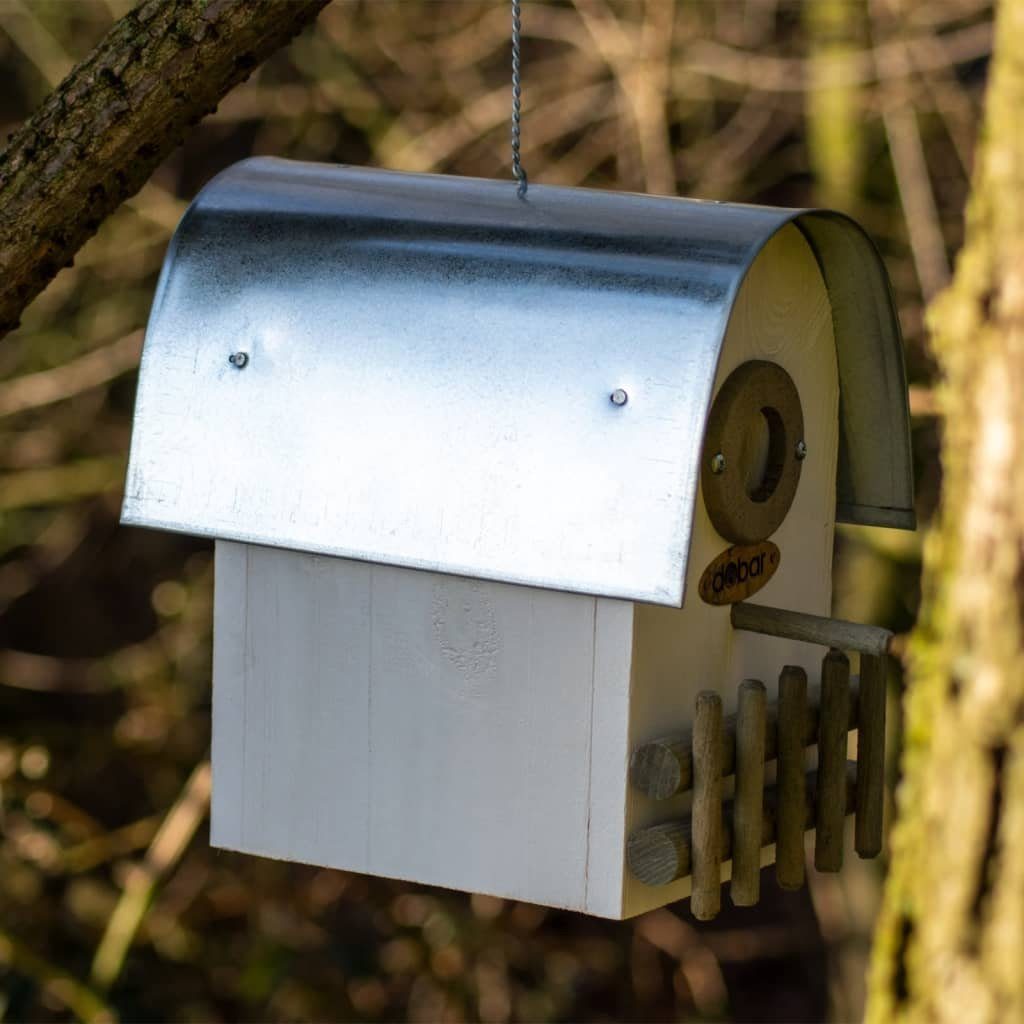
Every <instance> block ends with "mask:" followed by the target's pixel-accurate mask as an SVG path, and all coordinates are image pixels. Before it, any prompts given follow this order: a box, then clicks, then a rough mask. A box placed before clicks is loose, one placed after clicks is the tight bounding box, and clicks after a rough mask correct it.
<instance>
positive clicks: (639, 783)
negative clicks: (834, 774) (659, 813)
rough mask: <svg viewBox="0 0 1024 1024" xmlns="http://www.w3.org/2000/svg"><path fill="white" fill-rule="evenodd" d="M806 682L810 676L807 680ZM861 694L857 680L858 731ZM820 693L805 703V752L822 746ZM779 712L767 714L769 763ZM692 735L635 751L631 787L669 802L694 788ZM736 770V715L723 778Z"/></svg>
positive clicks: (729, 720)
mask: <svg viewBox="0 0 1024 1024" xmlns="http://www.w3.org/2000/svg"><path fill="white" fill-rule="evenodd" d="M805 679H806V676H805ZM858 694H859V686H858V680H857V678H856V677H854V678H852V679H851V681H850V717H849V722H848V728H849V729H856V728H857V721H858V718H857V701H858ZM817 698H818V691H817V690H816V691H815V693H814V694H812V695H811V696H810V697H809V698H807V699H805V704H806V707H807V710H806V713H805V715H803V716H801V717H800V719H799V720H802V721H803V728H802V730H801V731H800V736H799V739H800V746H801V748H805V747H813V746H815V744H817V742H818V704H817ZM777 716H778V711H777V707H776V705H774V704H773V705H770V706H769V707H768V708H767V710H766V717H767V732H766V735H765V751H764V756H765V760H766V761H774V760H775V758H776V757H777V756H778V741H777V727H778V717H777ZM692 742H693V741H692V739H691V737H690V733H689V732H687V731H684V732H680V733H679V734H678V735H675V736H662V737H660V738H658V739H654V740H650V741H649V742H647V743H642V744H641V745H640V746H639V747H637V748H636V750H635V751H633V755H632V757H631V758H630V763H629V778H630V783H631V784H632V785H633V787H634V788H635V789H637V790H638V791H639V792H641V793H643V794H644V796H648V797H650V798H651V799H652V800H667V799H669V797H673V796H677V795H678V794H679V793H685V792H687V791H688V790H689V789H690V787H691V786H692V785H693V769H692V762H691V760H690V748H691V745H692ZM735 770H736V715H726V717H725V721H724V723H723V733H722V774H723V775H724V776H729V775H732V774H733V773H734V772H735Z"/></svg>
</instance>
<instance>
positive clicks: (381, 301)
mask: <svg viewBox="0 0 1024 1024" xmlns="http://www.w3.org/2000/svg"><path fill="white" fill-rule="evenodd" d="M123 521H124V522H125V523H130V524H135V525H140V526H147V527H154V528H158V529H165V530H173V531H179V532H182V533H187V534H194V535H199V536H203V537H210V538H213V539H214V540H215V541H216V556H215V559H216V561H215V566H216V597H215V612H214V666H213V806H212V828H211V836H212V841H213V843H214V844H215V845H217V846H220V847H225V848H230V849H233V850H241V851H246V852H248V853H252V854H259V855H261V856H266V857H276V858H282V859H285V860H290V861H301V862H305V863H311V864H319V865H327V866H330V867H336V868H343V869H347V870H351V871H356V872H366V873H370V874H375V875H384V876H388V877H391V878H401V879H409V880H414V881H417V882H421V883H428V884H430V885H438V886H447V887H451V888H455V889H461V890H468V891H474V892H482V893H491V894H495V895H497V896H502V897H508V898H512V899H517V900H527V901H531V902H535V903H541V904H547V905H551V906H558V907H567V908H571V909H574V910H579V911H584V912H587V913H590V914H596V915H601V916H606V917H611V918H624V917H627V916H630V915H634V914H637V913H640V912H642V911H645V910H648V909H650V908H652V907H655V906H659V905H662V904H664V903H667V902H669V901H672V900H677V899H680V898H682V897H685V896H686V895H688V894H689V892H690V887H691V885H692V886H697V885H698V884H700V885H702V886H704V887H705V888H707V887H708V886H709V885H711V884H712V883H711V882H709V879H712V878H713V885H714V887H715V888H717V886H718V883H719V877H720V876H719V874H718V872H719V871H720V870H721V871H722V876H721V877H725V876H727V875H728V872H729V870H730V864H731V863H732V857H731V855H730V850H731V846H730V844H731V843H735V844H736V847H737V848H736V858H737V860H736V864H738V863H739V859H740V857H741V855H740V852H739V846H740V844H741V843H742V844H743V849H744V850H745V851H746V854H744V855H745V856H746V857H747V861H748V863H747V866H746V867H745V869H744V870H745V873H746V877H748V878H749V873H750V866H749V861H750V857H751V856H753V857H754V861H755V862H756V864H760V863H767V862H768V861H770V860H771V859H772V858H773V857H774V856H775V846H774V845H773V844H774V842H775V835H776V831H777V832H778V836H779V843H780V849H781V844H782V838H781V837H782V831H781V830H782V829H783V825H784V824H785V821H786V820H790V819H792V821H793V822H796V824H795V825H794V824H790V825H787V826H786V827H787V828H789V829H790V830H791V829H792V828H797V827H798V831H799V836H800V837H802V836H803V832H804V829H805V828H806V827H807V825H808V824H813V823H814V821H813V819H814V817H815V815H816V814H817V815H818V818H817V823H818V832H819V838H820V836H821V835H822V834H824V833H823V832H822V829H823V828H824V829H825V831H826V832H827V831H828V829H827V828H826V827H825V826H828V827H829V828H831V830H832V833H834V832H835V819H834V816H833V817H831V818H830V817H829V815H830V814H832V812H830V811H827V810H826V811H824V812H822V811H817V812H816V811H815V810H814V807H813V790H814V785H813V779H812V785H811V788H810V790H805V789H800V788H799V787H800V785H801V784H802V782H803V779H804V767H803V765H802V762H803V759H804V752H805V751H804V748H805V746H808V745H813V744H814V743H815V742H819V741H820V742H821V744H822V746H821V757H820V758H819V768H818V773H819V775H821V774H822V773H825V775H827V776H828V778H827V779H826V780H824V781H822V785H824V784H825V782H827V783H828V785H829V786H832V787H835V786H837V785H838V786H840V788H842V787H843V786H844V785H845V784H846V783H845V782H844V779H845V775H844V772H845V766H846V741H847V730H848V727H849V726H850V725H851V724H852V725H854V726H855V725H856V715H857V707H858V706H859V705H858V698H857V688H856V681H854V684H853V685H852V686H851V685H850V684H848V683H846V682H844V679H845V674H846V669H844V667H843V662H844V661H845V660H846V659H845V657H844V655H841V654H838V653H837V652H833V653H832V654H829V655H828V656H827V657H826V658H825V669H824V678H823V681H822V685H821V689H820V696H816V695H817V694H819V690H818V688H817V680H818V677H819V675H821V674H822V671H823V670H822V667H821V666H822V655H823V654H824V653H825V647H828V646H829V645H831V646H842V645H841V644H838V643H836V642H835V641H834V640H832V639H830V638H831V637H832V633H829V632H828V631H827V630H826V632H825V633H822V634H820V635H819V634H818V633H816V632H815V629H814V624H815V623H820V621H821V620H822V618H823V617H827V616H828V614H829V611H830V601H831V566H832V548H833V534H834V529H835V523H836V522H837V521H841V522H849V523H860V524H874V525H881V526H890V527H900V528H913V523H914V519H913V511H912V482H911V464H910V452H909V438H908V410H907V392H906V384H905V379H904V369H903V362H902V353H901V344H900V338H899V332H898V327H897V322H896V317H895V314H894V310H893V305H892V300H891V297H890V292H889V289H888V285H887V281H886V277H885V273H884V270H883V268H882V265H881V262H880V260H879V258H878V256H877V254H876V253H875V250H874V249H873V247H872V245H871V243H870V242H869V241H868V239H867V237H866V236H865V235H864V233H863V232H862V231H861V230H860V229H859V228H858V227H857V226H856V225H855V224H854V223H853V222H851V221H850V220H848V219H847V218H845V217H843V216H841V215H839V214H835V213H823V212H816V211H800V210H780V209H769V208H762V207H756V206H740V205H731V204H725V203H716V202H699V201H691V200H684V199H673V198H652V197H644V196H636V195H625V194H614V193H608V192H598V191H588V190H580V189H567V188H554V187H545V186H542V185H535V186H531V187H530V190H529V193H528V195H527V197H526V199H525V200H524V199H520V198H518V197H517V194H516V189H515V187H514V185H510V184H508V183H504V182H495V181H481V180H474V179H464V178H454V177H440V176H428V175H414V174H400V173H393V172H384V171H377V170H365V169H359V168H352V167H335V166H324V165H314V164H305V163H292V162H286V161H281V160H276V159H253V160H247V161H245V162H243V163H241V164H238V165H236V166H234V167H231V168H230V169H228V170H227V171H225V172H224V173H222V174H221V175H220V176H219V177H217V178H216V179H215V180H214V181H213V182H211V183H210V184H209V185H208V186H207V187H206V188H205V189H204V190H203V191H202V192H201V193H200V195H199V196H198V198H197V199H196V200H195V202H194V203H193V204H192V206H191V207H190V209H189V211H188V212H187V213H186V214H185V216H184V218H183V220H182V222H181V225H180V226H179V228H178V230H177V233H176V234H175V236H174V240H173V242H172V243H171V246H170V249H169V251H168V254H167V258H166V262H165V265H164V268H163V273H162V275H161V279H160V283H159V286H158V289H157V294H156V298H155V300H154V304H153V310H152V314H151V317H150V322H149V327H148V330H147V333H146V341H145V348H144V352H143V357H142V366H141V373H140V379H139V390H138V401H137V408H136V412H135V426H134V432H133V437H132V447H131V459H130V465H129V469H128V480H127V488H126V494H125V499H124V509H123ZM755 595H756V600H751V599H752V598H755ZM741 601H742V603H737V602H741ZM772 609H776V610H781V611H778V612H773V611H772ZM773 614H774V615H775V616H776V620H777V621H776V620H773V619H772V616H773ZM780 616H781V617H780ZM794 622H795V623H796V624H797V625H796V626H794V625H793V623H794ZM773 623H774V624H773ZM780 623H782V624H781V625H780ZM801 624H803V626H806V627H807V628H806V631H805V633H801V632H800V630H801V628H803V627H802V626H801ZM840 626H841V624H840ZM836 628H839V626H837V627H836ZM850 629H851V630H854V634H855V635H854V634H851V635H852V636H853V639H852V640H851V643H850V644H849V645H848V646H849V647H850V648H852V649H859V650H862V651H864V652H865V653H864V658H865V659H868V661H867V662H866V664H867V665H868V666H869V667H870V670H871V673H873V678H875V679H876V680H877V677H878V670H877V658H878V656H880V654H881V652H882V651H883V650H884V638H883V640H878V637H877V636H876V635H875V634H873V633H870V632H861V633H857V632H856V629H855V627H850ZM833 632H834V630H833ZM876 632H877V631H876ZM772 633H774V634H776V635H770V634H772ZM823 645H824V647H823ZM872 659H873V660H872ZM847 667H848V666H847ZM804 674H806V676H805V675H804ZM780 676H781V678H782V684H781V688H780V683H779V682H778V680H779V678H780ZM807 676H809V677H810V679H811V682H810V689H809V691H807V692H809V694H810V696H809V697H808V696H806V694H804V695H803V696H801V694H802V692H803V690H802V688H803V689H806V686H805V683H806V677H807ZM861 677H862V685H863V678H864V677H865V668H864V665H862V667H861ZM801 679H803V680H804V681H803V682H801ZM750 680H761V681H762V683H763V686H761V688H760V690H758V688H757V686H754V685H753V684H749V682H747V681H750ZM787 680H789V682H788V683H787ZM832 680H838V682H836V683H834V685H833V683H832V682H830V681H832ZM759 685H760V684H759ZM830 687H831V689H830ZM875 690H876V691H877V685H876V686H875ZM745 694H746V696H744V695H745ZM751 695H753V696H751ZM830 695H831V696H830ZM745 701H746V702H747V703H746V704H745V703H744V702H745ZM804 701H806V702H808V703H807V704H806V707H805V706H804V703H802V702H804ZM829 701H831V702H832V705H834V708H838V709H839V710H838V711H837V712H836V713H835V714H832V712H829V715H828V716H827V715H826V712H825V704H826V703H828V702H829ZM780 702H781V705H784V704H786V703H787V702H790V703H793V706H794V707H797V708H798V709H799V715H798V717H797V718H795V719H786V720H785V721H784V720H783V719H784V718H785V716H784V715H783V708H782V706H781V705H780ZM875 703H877V702H875ZM859 704H860V705H865V701H864V700H863V698H861V699H860V701H859ZM741 705H742V706H741ZM748 705H749V707H748ZM865 706H866V705H865ZM750 708H753V709H754V710H753V711H750V710H749V709H750ZM751 716H753V717H751ZM837 716H838V717H837ZM826 718H827V722H826ZM840 719H841V721H840ZM848 719H849V721H848ZM701 721H704V722H705V725H702V726H700V729H697V731H695V728H697V725H700V722H701ZM751 721H753V722H754V723H755V727H754V731H753V732H749V735H748V731H749V730H748V727H749V724H750V722H751ZM873 721H877V720H876V719H873ZM758 722H760V723H761V724H760V725H757V723H758ZM787 729H788V730H789V732H788V733H787V732H786V730H787ZM702 730H703V731H702ZM758 730H759V731H758ZM815 730H818V731H815ZM826 732H828V734H829V736H831V737H832V738H831V739H828V740H827V742H828V744H830V746H829V747H828V752H826V747H825V743H826V740H825V739H824V737H825V733H826ZM805 733H806V734H807V735H806V736H805ZM819 733H820V735H819ZM833 734H834V735H833ZM873 735H874V739H872V743H875V742H876V741H877V729H876V730H875V733H874V734H873ZM750 736H755V739H754V740H753V741H750ZM757 736H760V742H761V748H758V745H757V742H758V741H757V739H756V737H757ZM787 736H789V739H788V740H787V738H786V737H787ZM837 737H838V738H837ZM751 742H752V743H753V746H752V747H751ZM787 743H788V744H789V745H788V746H787ZM687 744H689V746H687ZM707 744H711V747H710V749H712V756H711V759H710V760H708V759H707V757H705V755H704V754H703V753H702V752H701V751H703V750H704V747H705V746H706V745H707ZM837 744H840V745H841V746H842V750H841V751H838V747H837V746H836V745H837ZM783 748H784V751H788V753H785V757H786V758H788V760H785V761H784V758H783V753H781V752H780V751H783ZM759 750H760V752H759ZM837 751H838V753H837ZM826 753H827V756H826ZM773 758H774V759H776V760H777V763H778V776H779V777H778V779H776V778H775V777H774V775H775V767H774V765H775V762H774V761H773ZM795 758H798V759H799V761H800V764H799V766H797V767H794V766H796V765H797V762H796V760H794V759H795ZM709 765H710V767H708V766H709ZM742 766H746V767H745V768H744V770H743V771H740V767H742ZM673 772H674V774H673ZM794 772H796V774H794ZM666 773H667V774H666ZM669 776H671V778H669ZM666 780H667V781H666ZM747 780H753V781H752V782H749V781H747ZM837 780H838V781H837ZM847 781H849V780H847ZM852 784H853V786H854V788H855V789H856V788H857V787H858V786H860V781H858V780H857V779H854V780H853V783H852ZM872 785H873V784H872ZM787 786H789V787H791V788H792V787H793V786H796V787H797V789H796V790H793V792H798V793H799V794H801V795H799V799H800V800H801V801H805V803H801V804H800V806H799V809H798V810H797V811H793V810H792V809H789V810H787V809H786V808H785V807H783V806H782V805H781V804H779V805H778V807H777V808H776V805H774V804H771V803H770V801H769V799H768V797H765V798H764V799H762V793H766V794H768V793H770V792H771V791H773V787H774V789H778V790H779V791H780V793H781V791H783V790H785V789H786V787H787ZM862 789H863V792H867V790H866V789H864V788H863V787H862ZM751 793H753V794H754V795H753V796H751V795H750V794H751ZM808 793H811V796H808V795H807V794H808ZM842 793H843V794H846V793H847V790H846V789H843V790H842ZM847 798H849V800H850V801H854V802H855V796H854V795H851V794H847V795H841V796H840V797H839V798H838V799H839V800H840V803H841V804H842V806H841V807H840V808H839V811H838V813H839V815H840V818H839V827H840V832H841V824H842V816H843V815H845V813H846V811H847V809H848V807H847ZM870 800H872V801H875V802H877V800H876V798H875V797H874V796H872V797H870ZM750 801H753V803H751V802H750ZM807 801H811V802H807ZM732 804H735V805H736V806H737V807H738V808H740V811H739V812H738V813H740V817H742V813H743V811H742V809H743V808H746V807H754V812H753V813H754V814H755V818H754V822H755V824H754V826H753V827H754V829H755V831H756V837H754V838H746V839H744V838H742V837H741V835H740V833H739V832H737V831H734V825H733V824H732V821H733V819H732V818H730V817H729V815H730V813H731V811H730V807H731V806H732ZM755 805H756V807H755ZM787 806H788V805H787ZM851 806H852V804H851ZM878 806H879V807H880V804H879V805H878ZM709 808H710V809H711V810H710V812H709ZM699 809H702V810H701V813H704V814H708V813H710V815H711V817H710V818H708V819H707V821H710V822H711V824H710V825H708V828H707V829H704V828H703V826H702V825H701V823H700V822H699V821H697V819H696V817H695V816H696V815H697V813H698V810H699ZM865 813H867V812H865ZM822 814H824V815H825V818H827V819H828V820H827V821H826V820H825V818H822V817H821V815H822ZM787 815H788V818H787ZM794 815H795V817H794ZM807 815H810V816H811V819H812V820H809V821H807V822H805V821H804V819H805V817H807ZM776 819H777V820H776ZM797 819H799V821H797ZM823 822H824V823H823ZM829 822H831V824H830V825H829ZM741 824H742V823H741ZM737 827H739V826H737ZM744 827H745V826H744ZM872 827H875V826H872ZM702 829H703V831H702ZM773 830H776V831H773ZM740 831H742V828H741V829H740ZM698 833H700V834H699V835H698ZM789 834H790V833H787V835H789ZM702 837H703V838H702ZM840 838H841V837H840ZM755 840H756V847H753V846H750V844H751V843H754V842H755ZM788 842H789V847H790V852H789V854H787V856H789V857H790V858H792V849H791V848H792V846H793V842H792V840H789V841H788ZM827 842H829V843H833V844H834V837H833V839H828V840H827ZM702 844H703V845H702ZM708 844H710V845H708ZM691 846H692V849H691ZM705 847H706V848H705ZM751 849H752V850H753V851H754V852H753V854H750V850H751ZM651 851H653V853H652V852H651ZM840 855H841V847H840ZM652 857H653V861H652V860H651V858H652ZM666 857H667V858H668V860H666ZM645 858H646V859H645ZM825 859H827V857H826V858H825ZM668 861H671V864H670V865H668V866H666V865H667V864H668ZM652 864H653V865H654V866H653V867H652ZM756 864H755V869H756ZM691 865H692V871H691ZM691 876H692V877H691ZM695 899H696V897H695Z"/></svg>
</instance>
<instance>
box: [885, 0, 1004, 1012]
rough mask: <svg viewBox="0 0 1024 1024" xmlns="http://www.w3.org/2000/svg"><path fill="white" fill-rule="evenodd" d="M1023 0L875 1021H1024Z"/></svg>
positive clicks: (935, 318) (913, 654) (991, 147)
mask: <svg viewBox="0 0 1024 1024" xmlns="http://www.w3.org/2000/svg"><path fill="white" fill-rule="evenodd" d="M1022 119H1024V0H1002V2H1001V3H999V5H998V11H997V16H996V38H995V56H994V59H993V63H992V67H991V71H990V80H989V88H988V97H987V107H986V115H985V121H984V126H983V133H982V139H981V143H980V146H979V149H978V153H977V158H976V159H977V163H976V169H975V174H974V181H973V188H972V197H971V201H970V204H969V207H968V213H967V235H966V242H965V245H964V249H963V251H962V253H961V255H960V258H959V261H958V265H957V270H956V275H955V277H954V281H953V284H952V285H951V286H950V288H949V289H948V290H947V291H946V292H945V293H944V294H943V295H942V296H940V298H939V299H938V300H937V301H936V302H935V303H934V305H933V306H932V308H931V311H930V317H929V323H930V327H931V330H932V334H933V345H934V350H935V353H936V356H937V358H938V360H939V362H940V365H941V369H942V374H943V386H942V396H943V404H944V415H945V432H944V438H943V452H942V458H943V467H944V474H945V476H944V487H943V498H942V508H941V511H940V514H939V519H938V524H937V526H936V527H935V528H934V529H933V531H932V533H931V535H930V536H929V538H928V541H927V544H926V549H925V569H924V599H923V605H922V610H921V618H920V622H919V625H918V628H917V632H916V634H915V637H914V639H913V641H912V644H911V647H910V654H909V670H910V671H909V687H908V696H907V704H906V738H905V750H904V754H903V781H902V783H901V785H900V789H899V793H898V809H899V815H898V819H897V822H896V825H895V828H894V830H893V835H892V863H891V868H890V873H889V878H888V881H887V885H886V891H885V899H884V906H883V911H882V916H881V920H880V923H879V927H878V932H877V935H876V940H875V950H874V961H873V968H872V976H871V979H870V994H869V1007H868V1018H869V1020H870V1021H873V1022H878V1024H889V1022H892V1021H950V1022H953V1021H955V1022H957V1024H967V1022H974V1021H984V1022H993V1024H995V1022H1002V1021H1010V1020H1014V1021H1020V1020H1024V120H1022Z"/></svg>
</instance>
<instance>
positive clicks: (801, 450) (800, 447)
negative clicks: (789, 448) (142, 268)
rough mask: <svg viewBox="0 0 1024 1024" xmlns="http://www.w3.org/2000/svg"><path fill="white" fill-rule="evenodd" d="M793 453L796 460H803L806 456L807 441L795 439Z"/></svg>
mask: <svg viewBox="0 0 1024 1024" xmlns="http://www.w3.org/2000/svg"><path fill="white" fill-rule="evenodd" d="M794 454H795V455H796V461H797V462H803V461H804V459H806V458H807V442H806V441H797V443H796V451H795V453H794Z"/></svg>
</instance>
